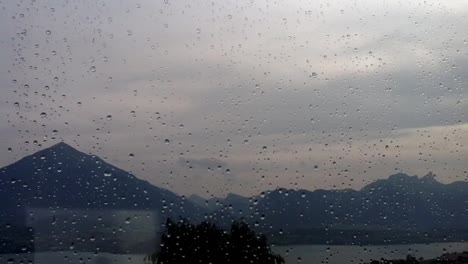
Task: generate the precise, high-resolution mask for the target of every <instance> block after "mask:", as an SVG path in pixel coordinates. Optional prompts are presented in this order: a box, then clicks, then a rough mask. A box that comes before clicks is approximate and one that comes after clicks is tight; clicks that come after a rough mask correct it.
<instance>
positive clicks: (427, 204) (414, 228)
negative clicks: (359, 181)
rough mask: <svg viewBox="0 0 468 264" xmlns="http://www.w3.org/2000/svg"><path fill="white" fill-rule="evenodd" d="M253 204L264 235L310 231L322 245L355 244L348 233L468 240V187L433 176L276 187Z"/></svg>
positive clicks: (374, 238) (376, 238)
mask: <svg viewBox="0 0 468 264" xmlns="http://www.w3.org/2000/svg"><path fill="white" fill-rule="evenodd" d="M252 200H253V201H255V202H253V203H252V207H251V208H250V209H248V211H246V212H244V215H243V217H244V218H245V219H248V220H249V221H251V222H252V223H253V224H255V225H257V226H258V228H259V229H262V230H264V231H265V232H271V231H269V230H279V229H282V230H283V231H285V232H286V231H288V232H289V234H290V235H291V236H296V237H295V238H294V239H298V238H297V236H305V234H307V233H310V234H311V236H312V237H311V238H310V239H311V240H312V241H316V242H317V243H325V242H326V243H332V242H331V241H330V239H331V238H332V237H333V239H335V240H340V241H344V242H346V243H347V242H353V239H349V238H345V237H346V235H348V236H349V237H356V236H357V237H360V239H361V241H362V240H365V241H368V242H369V243H381V242H384V240H385V239H387V240H389V241H395V240H397V241H400V242H406V241H413V240H411V239H416V238H418V239H420V240H417V241H424V242H427V241H447V240H460V239H461V240H465V239H468V183H467V182H454V183H450V184H443V183H440V182H438V181H437V180H436V178H435V176H434V175H433V174H432V173H429V174H428V175H426V176H424V177H421V178H418V177H417V176H409V175H406V174H403V173H399V174H395V175H391V176H390V177H389V178H388V179H382V180H377V181H375V182H373V183H371V184H369V185H367V186H365V187H364V188H362V189H361V190H351V189H345V190H315V191H308V190H286V189H276V190H273V191H270V192H268V193H266V194H265V195H262V196H260V197H256V198H252ZM223 210H226V209H223ZM324 230H328V231H327V232H323V231H324ZM350 231H351V232H350ZM333 232H334V233H333ZM332 233H333V235H332ZM357 233H360V234H361V235H356V234H357ZM384 233H386V234H387V235H386V236H383V237H382V236H381V235H382V234H384ZM327 234H328V235H327ZM369 234H371V235H369ZM320 236H321V237H322V238H319V237H320ZM369 236H371V237H370V238H369ZM294 239H293V240H294ZM301 239H302V238H301ZM333 239H332V240H333ZM299 240H300V239H299ZM311 240H306V241H300V243H311ZM291 241H292V240H289V242H291ZM354 242H356V241H354Z"/></svg>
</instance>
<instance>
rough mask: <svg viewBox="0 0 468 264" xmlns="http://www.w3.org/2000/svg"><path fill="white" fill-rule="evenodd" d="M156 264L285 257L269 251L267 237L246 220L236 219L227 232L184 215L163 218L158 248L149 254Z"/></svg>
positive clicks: (265, 262) (272, 261) (273, 263)
mask: <svg viewBox="0 0 468 264" xmlns="http://www.w3.org/2000/svg"><path fill="white" fill-rule="evenodd" d="M149 259H150V260H151V261H152V262H153V263H157V264H198V263H211V264H252V263H255V264H282V263H284V259H283V258H282V257H281V256H280V255H277V254H274V253H273V252H272V251H271V248H270V246H269V245H268V243H267V239H266V237H265V236H263V235H257V234H255V232H254V231H253V230H252V229H250V228H249V226H248V225H247V224H246V223H243V222H235V223H233V224H232V226H231V230H230V232H228V231H225V230H222V229H220V228H219V227H217V226H216V225H215V224H211V223H207V222H203V223H201V224H198V225H194V224H191V223H190V222H188V221H187V220H185V219H181V220H180V221H178V222H174V221H172V220H171V219H167V221H166V230H165V231H164V233H163V234H162V236H161V248H160V250H159V252H158V253H154V254H153V255H151V256H150V257H149Z"/></svg>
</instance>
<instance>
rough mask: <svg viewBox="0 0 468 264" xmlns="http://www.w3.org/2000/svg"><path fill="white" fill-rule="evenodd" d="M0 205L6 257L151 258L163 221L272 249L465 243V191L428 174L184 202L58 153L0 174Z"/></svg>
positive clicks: (99, 163)
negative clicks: (223, 231)
mask: <svg viewBox="0 0 468 264" xmlns="http://www.w3.org/2000/svg"><path fill="white" fill-rule="evenodd" d="M0 200H1V201H2V202H1V203H0V226H3V227H5V228H3V229H2V228H0V252H2V250H3V252H11V251H15V249H18V248H20V249H22V250H24V248H32V247H34V248H36V250H59V249H61V250H64V249H69V248H75V249H76V250H87V251H89V250H94V249H95V248H99V249H100V250H105V251H107V252H128V250H129V249H132V250H134V249H138V250H143V251H144V250H149V249H150V248H151V247H149V248H148V249H144V247H143V245H148V244H149V243H150V242H151V243H152V245H157V244H158V243H157V241H156V240H157V237H158V235H157V232H158V230H159V227H160V225H161V223H163V222H162V221H163V220H165V219H166V218H167V217H171V218H173V219H177V218H179V217H184V218H188V219H189V220H191V221H193V222H200V221H202V220H204V219H208V220H210V221H212V222H216V223H217V224H219V225H220V226H229V225H230V224H231V223H232V222H233V221H236V220H239V219H242V220H243V221H246V222H248V223H250V224H251V225H252V226H253V227H254V229H256V230H257V231H261V232H263V233H266V234H269V235H270V236H272V237H273V241H275V243H315V244H317V243H319V244H323V243H327V244H333V243H335V244H340V243H341V244H353V243H368V244H373V243H374V244H375V243H409V242H413V243H416V242H436V241H438V242H440V241H465V240H466V239H468V183H467V182H453V183H450V184H443V183H441V182H439V181H437V177H436V176H435V175H433V174H432V173H429V174H427V175H426V176H424V177H418V176H409V175H407V174H404V173H398V174H395V175H391V176H389V177H388V178H387V179H381V180H377V181H375V182H373V183H370V184H368V185H367V186H365V187H364V188H362V189H361V190H352V189H344V190H314V191H309V190H287V189H282V188H280V189H276V190H272V191H267V192H264V193H261V194H260V195H257V196H253V197H243V196H239V195H236V194H228V195H227V196H226V197H225V198H218V197H214V198H210V199H208V200H206V199H204V198H202V197H199V196H196V195H192V196H191V197H190V198H189V199H185V198H184V197H181V196H179V195H177V194H175V193H172V192H170V191H168V190H166V189H163V188H159V187H156V186H154V185H151V184H150V183H148V182H146V181H143V180H141V179H138V178H137V177H135V176H134V175H132V174H131V173H128V172H126V171H124V170H121V169H119V168H117V167H115V166H113V165H111V164H108V163H106V162H105V161H103V160H102V159H100V158H99V157H96V156H94V155H88V154H85V153H82V152H80V151H78V150H76V149H74V148H73V147H71V146H69V145H67V144H65V143H58V144H56V145H54V146H52V147H49V148H46V149H44V150H41V151H39V152H36V153H34V154H32V155H30V156H27V157H24V158H23V159H21V160H19V161H17V162H15V163H13V164H11V165H8V166H6V167H4V168H1V169H0ZM15 234H22V235H21V237H22V239H18V237H15ZM83 234H86V235H89V236H90V237H88V238H87V239H85V238H84V237H83ZM31 236H32V237H34V239H31V238H30V237H31ZM96 236H100V237H101V240H98V239H96ZM52 238H53V239H52ZM31 241H34V245H31ZM89 241H100V242H93V243H89ZM149 241H150V242H149ZM13 242H14V243H13ZM12 245H13V246H12ZM57 245H60V246H59V247H58V248H56V247H57ZM153 248H154V247H153Z"/></svg>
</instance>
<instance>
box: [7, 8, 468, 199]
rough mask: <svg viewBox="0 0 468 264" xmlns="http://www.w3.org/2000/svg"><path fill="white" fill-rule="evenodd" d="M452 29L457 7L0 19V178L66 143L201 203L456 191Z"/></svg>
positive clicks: (466, 137)
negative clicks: (302, 192)
mask: <svg viewBox="0 0 468 264" xmlns="http://www.w3.org/2000/svg"><path fill="white" fill-rule="evenodd" d="M466 25H468V5H467V4H466V1H464V0H459V1H455V0H453V1H445V0H444V1H443V0H440V1H404V2H401V1H265V0H260V1H257V0H255V1H250V0H249V1H232V2H231V3H229V2H226V1H218V2H217V1H201V0H195V1H178V0H177V1H175V0H161V1H149V0H144V1H139V2H138V3H137V2H134V1H111V0H105V1H65V2H64V1H58V0H57V1H55V0H54V1H52V0H51V1H24V2H16V1H15V2H12V1H4V2H0V33H1V35H2V36H3V37H2V38H1V39H0V49H1V50H2V52H0V87H1V89H2V100H1V102H0V110H1V111H2V113H3V114H2V115H1V116H0V133H1V137H0V148H1V149H2V151H1V152H0V165H2V166H4V165H7V164H9V163H12V162H14V161H15V160H17V159H19V158H21V157H23V156H24V155H27V154H30V153H32V152H34V151H36V150H38V149H41V148H43V147H45V146H50V145H52V144H54V143H57V142H59V141H62V140H64V141H65V142H67V143H69V144H70V145H72V146H74V147H77V148H78V149H80V150H82V151H84V152H87V153H93V154H96V155H99V156H101V157H103V158H105V159H107V161H108V162H110V163H112V164H114V165H116V166H118V167H121V168H123V169H126V170H130V171H132V172H133V173H135V174H136V175H137V176H138V177H140V178H142V179H145V180H148V181H150V182H152V183H154V184H156V185H159V186H163V187H166V188H169V189H171V190H173V191H176V192H178V193H182V194H187V195H189V194H192V193H197V194H200V195H202V196H205V197H209V196H210V195H225V194H227V193H229V192H234V193H239V194H244V195H252V194H257V193H259V192H262V191H265V190H267V189H274V188H276V187H278V186H281V187H287V188H305V189H316V188H360V187H362V186H364V185H365V184H367V183H369V182H371V181H373V180H375V179H378V178H384V177H387V176H388V175H390V174H392V173H395V172H400V171H403V172H406V173H409V174H418V175H420V176H422V175H424V174H426V173H427V172H429V171H433V172H434V173H435V174H436V175H437V177H438V179H439V180H441V181H444V182H451V181H455V180H467V177H468V175H467V169H466V161H467V157H468V155H467V154H468V150H467V147H466V145H467V144H468V119H467V116H466V114H467V112H468V106H467V98H468V93H467V89H466V87H467V85H468V75H467V72H468V44H467V41H468V36H467V35H466ZM41 113H45V114H42V115H41ZM34 141H37V142H38V143H39V144H42V146H38V145H35V144H34ZM8 148H12V151H11V152H9V151H7V149H8ZM129 154H134V157H133V158H130V157H129Z"/></svg>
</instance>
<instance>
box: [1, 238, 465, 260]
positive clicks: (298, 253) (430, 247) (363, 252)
mask: <svg viewBox="0 0 468 264" xmlns="http://www.w3.org/2000/svg"><path fill="white" fill-rule="evenodd" d="M273 250H274V251H275V252H276V253H279V254H281V255H282V256H283V257H284V258H285V260H286V264H296V263H301V264H304V263H306V264H309V263H314V264H315V263H328V264H345V263H353V264H354V263H366V262H369V261H370V260H371V259H380V258H381V257H385V258H387V259H397V258H405V257H406V255H408V254H412V255H415V256H416V257H418V258H419V257H424V258H425V259H428V258H434V257H437V256H440V255H441V254H443V253H446V252H461V251H464V250H468V243H435V244H411V245H386V246H362V247H361V246H326V245H294V246H275V247H273ZM144 257H145V256H144V255H116V254H109V253H99V254H94V253H83V252H80V253H73V252H41V253H35V254H18V255H12V254H7V255H0V264H3V263H9V264H13V263H20V262H21V261H22V263H25V264H26V263H28V262H29V261H30V260H33V263H34V264H55V263H60V264H67V263H70V264H71V263H80V264H133V263H138V264H142V263H145V261H144ZM9 259H13V260H14V262H9V261H8V260H9ZM146 263H148V262H146Z"/></svg>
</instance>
